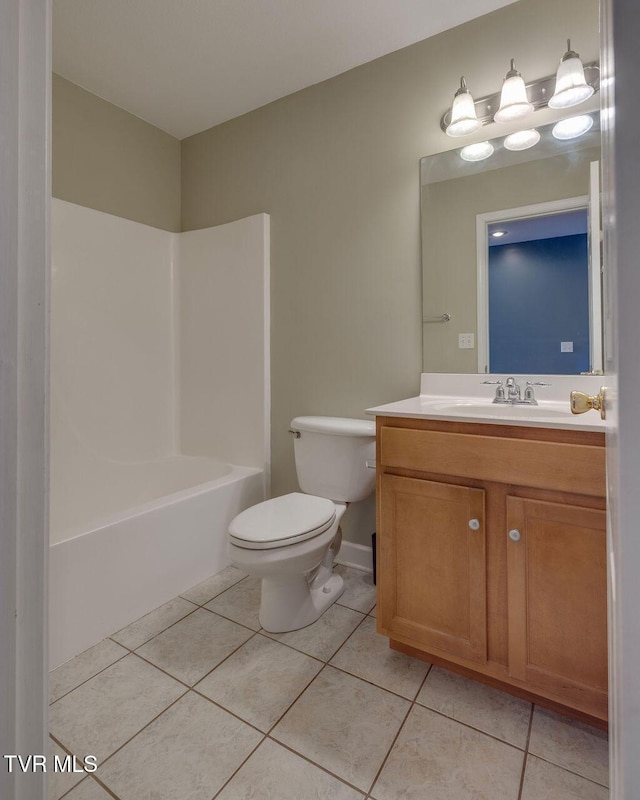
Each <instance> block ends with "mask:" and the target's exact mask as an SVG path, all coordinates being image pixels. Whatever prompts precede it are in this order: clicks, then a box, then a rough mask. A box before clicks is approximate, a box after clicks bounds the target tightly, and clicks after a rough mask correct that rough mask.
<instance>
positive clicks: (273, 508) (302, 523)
mask: <svg viewBox="0 0 640 800" xmlns="http://www.w3.org/2000/svg"><path fill="white" fill-rule="evenodd" d="M335 518H336V507H335V505H334V504H333V503H332V502H331V500H327V499H326V498H325V497H316V496H315V495H310V494H300V493H299V492H293V493H292V494H285V495H283V496H282V497H274V498H273V499H272V500H265V501H264V502H263V503H258V504H257V505H255V506H251V508H248V509H247V510H246V511H243V512H242V513H241V514H238V516H237V517H236V518H235V519H233V520H232V521H231V525H229V538H230V539H231V541H232V543H233V544H236V545H237V546H238V547H245V548H249V549H251V550H267V549H269V548H272V547H283V546H285V545H288V544H293V543H295V542H302V541H304V540H305V539H311V538H312V537H313V536H318V535H319V534H321V533H324V532H325V531H326V530H328V529H329V528H330V527H331V525H332V524H333V522H334V520H335Z"/></svg>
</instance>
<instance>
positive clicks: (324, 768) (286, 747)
mask: <svg viewBox="0 0 640 800" xmlns="http://www.w3.org/2000/svg"><path fill="white" fill-rule="evenodd" d="M265 738H266V739H269V741H271V742H274V743H275V744H277V745H280V747H284V749H285V750H288V751H289V752H290V753H293V755H294V756H298V758H301V759H302V760H303V761H306V762H307V763H308V764H312V765H313V766H314V767H317V768H318V769H320V770H322V772H325V773H326V774H327V775H331V777H332V778H335V779H336V780H338V781H340V783H342V784H344V785H345V786H349V787H350V788H351V789H355V790H356V791H357V792H359V793H360V794H362V795H363V796H364V795H365V794H366V792H365V790H364V789H361V788H360V787H359V786H356V785H355V783H349V781H347V780H345V779H344V778H341V777H340V776H339V775H336V773H335V772H331V770H330V769H327V767H323V766H322V764H318V762H317V761H313V760H312V759H311V758H309V756H305V755H304V753H300V752H298V750H294V749H293V747H291V746H290V745H288V744H286V743H285V742H281V741H280V740H279V739H275V738H274V737H273V736H271V735H270V734H269V735H267V736H266V737H265Z"/></svg>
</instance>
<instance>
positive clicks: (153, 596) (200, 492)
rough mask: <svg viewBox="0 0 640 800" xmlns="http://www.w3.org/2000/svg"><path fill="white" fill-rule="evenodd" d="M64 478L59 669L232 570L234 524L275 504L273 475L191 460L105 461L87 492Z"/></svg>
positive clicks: (55, 588) (57, 522)
mask: <svg viewBox="0 0 640 800" xmlns="http://www.w3.org/2000/svg"><path fill="white" fill-rule="evenodd" d="M93 466H94V467H95V464H94V465H93ZM57 475H58V473H57V472H53V471H52V478H55V477H56V476H57ZM59 480H60V481H61V482H62V483H61V484H58V485H56V484H55V483H53V484H52V487H51V493H52V503H51V512H50V548H49V642H50V647H49V661H50V665H49V668H50V669H53V668H55V667H56V666H58V665H59V664H62V663H63V662H65V661H67V660H68V659H70V658H72V657H73V656H75V655H77V654H78V653H80V652H82V651H83V650H86V649H87V648H88V647H91V646H92V645H94V644H96V643H98V642H99V641H101V640H102V639H104V638H105V637H106V636H109V635H110V634H112V633H114V632H115V631H117V630H119V629H120V628H122V627H124V626H125V625H128V624H129V623H130V622H133V621H134V620H136V619H138V618H139V617H141V616H143V615H144V614H147V613H148V612H149V611H152V610H153V609H154V608H157V607H158V606H160V605H162V604H163V603H166V602H167V601H169V600H171V599H172V598H173V597H175V596H176V595H178V594H179V593H180V592H183V591H185V590H186V589H188V588H189V587H191V586H193V585H194V584H196V583H199V582H200V581H203V580H205V579H206V578H208V577H209V576H210V575H213V574H215V573H216V572H219V571H220V570H221V569H223V568H224V567H225V566H226V565H227V564H228V560H227V555H226V533H227V528H228V525H229V522H230V521H231V519H232V518H233V517H234V516H235V515H236V514H238V513H239V512H240V511H242V510H244V509H245V508H247V507H248V506H250V505H253V504H254V503H258V502H260V501H261V500H263V499H264V496H265V489H264V485H265V484H264V472H263V470H260V469H255V468H252V467H241V466H233V465H229V464H224V463H222V462H220V461H216V460H215V459H211V458H197V457H189V456H171V457H167V458H161V459H157V460H155V461H150V462H143V463H137V464H118V465H114V464H109V463H107V462H104V463H103V465H102V467H101V468H100V469H98V470H95V469H92V470H91V472H90V474H89V475H87V474H86V472H85V473H83V475H82V481H81V483H82V493H79V492H77V490H76V492H75V493H74V486H73V485H72V482H71V481H70V480H69V479H68V477H67V478H66V480H65V478H64V477H61V478H59ZM65 483H66V485H65ZM76 485H77V484H76ZM123 509H125V510H123Z"/></svg>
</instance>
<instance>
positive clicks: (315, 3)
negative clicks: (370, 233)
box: [53, 0, 514, 139]
mask: <svg viewBox="0 0 640 800" xmlns="http://www.w3.org/2000/svg"><path fill="white" fill-rule="evenodd" d="M512 2H514V0H53V70H54V72H56V73H58V74H59V75H62V77H64V78H67V79H68V80H70V81H72V82H73V83H75V84H77V85H78V86H82V87H83V88H85V89H87V90H88V91H90V92H92V93H93V94H96V95H98V96H99V97H102V98H104V99H105V100H108V101H110V102H111V103H114V104H115V105H117V106H120V107H121V108H124V109H126V110H127V111H130V112H131V113H132V114H135V115H136V116H138V117H140V118H142V119H144V120H146V121H147V122H150V123H152V124H153V125H155V126H156V127H158V128H161V129H162V130H164V131H166V132H167V133H170V134H171V135H172V136H175V137H177V138H178V139H183V138H185V137H187V136H191V135H192V134H194V133H198V132H199V131H202V130H206V129H207V128H211V127H212V126H214V125H218V124H220V123H221V122H225V121H226V120H228V119H232V118H233V117H237V116H239V115H240V114H244V113H246V112H247V111H251V110H252V109H254V108H258V107H260V106H263V105H265V104H266V103H270V102H271V101H273V100H276V99H278V98H280V97H284V96H285V95H288V94H291V93H292V92H296V91H298V90H299V89H303V88H305V87H306V86H311V85H312V84H314V83H319V82H320V81H323V80H326V79H327V78H331V77H333V76H334V75H338V74H340V73H341V72H345V71H347V70H349V69H352V68H353V67H356V66H358V65H359V64H364V63H366V62H367V61H372V60H373V59H375V58H379V57H380V56H383V55H386V54H387V53H391V52H393V51H394V50H399V49H400V48H402V47H406V46H407V45H410V44H413V43H414V42H418V41H420V40H422V39H426V38H427V37H429V36H433V35H434V34H436V33H440V32H441V31H443V30H447V29H448V28H453V27H455V26H456V25H460V24H461V23H463V22H466V21H467V20H470V19H473V18H475V17H479V16H482V15H483V14H486V13H488V12H490V11H493V10H495V9H497V8H500V7H502V6H506V5H509V4H510V3H512Z"/></svg>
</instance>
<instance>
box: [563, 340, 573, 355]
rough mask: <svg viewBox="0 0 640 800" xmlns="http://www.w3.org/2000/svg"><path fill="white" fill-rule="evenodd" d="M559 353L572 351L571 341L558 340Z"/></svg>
mask: <svg viewBox="0 0 640 800" xmlns="http://www.w3.org/2000/svg"><path fill="white" fill-rule="evenodd" d="M560 352H561V353H573V342H560Z"/></svg>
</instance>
